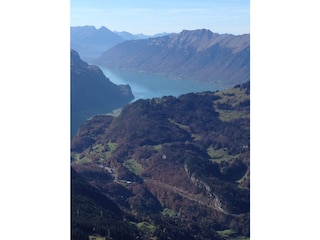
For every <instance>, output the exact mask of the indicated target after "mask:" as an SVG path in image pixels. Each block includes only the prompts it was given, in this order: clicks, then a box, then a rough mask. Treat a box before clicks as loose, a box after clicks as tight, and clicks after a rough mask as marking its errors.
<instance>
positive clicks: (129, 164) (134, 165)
mask: <svg viewBox="0 0 320 240" xmlns="http://www.w3.org/2000/svg"><path fill="white" fill-rule="evenodd" d="M123 165H124V166H125V167H126V168H127V169H128V170H130V171H131V172H134V173H135V174H136V175H140V174H141V172H142V171H143V167H142V166H141V164H140V163H138V162H137V161H136V160H135V159H129V160H127V161H125V162H124V164H123Z"/></svg>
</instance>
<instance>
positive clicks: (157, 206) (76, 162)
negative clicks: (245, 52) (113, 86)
mask: <svg viewBox="0 0 320 240" xmlns="http://www.w3.org/2000/svg"><path fill="white" fill-rule="evenodd" d="M71 148H72V149H71V150H72V152H71V167H72V173H73V176H74V177H73V179H72V187H73V191H72V217H73V239H81V238H80V237H78V236H80V235H81V236H87V237H88V236H90V235H93V234H97V235H100V236H109V237H112V238H113V239H137V238H139V239H183V240H185V239H247V238H248V237H249V235H250V84H249V82H247V83H245V84H241V85H237V86H235V87H234V88H230V89H228V90H225V91H221V92H202V93H189V94H185V95H182V96H180V97H172V96H166V97H162V98H154V99H146V100H138V101H136V102H134V103H131V104H129V105H127V106H126V107H124V108H123V110H122V112H121V114H120V115H119V116H118V117H114V116H111V115H110V116H108V115H97V116H95V117H93V118H92V119H91V120H88V121H86V122H85V123H84V124H83V125H82V126H81V127H80V129H79V131H78V133H77V134H76V135H75V136H74V137H73V139H72V143H71ZM79 185H81V186H79ZM79 189H86V190H85V191H84V192H83V191H82V192H81V191H80V192H79ZM79 212H80V216H79ZM81 213H82V214H83V215H82V216H86V219H87V220H86V221H85V222H84V221H83V220H81ZM115 216H117V217H115ZM112 221H113V222H112ZM111 225H113V226H114V227H111ZM93 228H94V229H95V230H94V231H93ZM119 229H123V231H122V233H121V231H120V230H119ZM121 234H122V235H121Z"/></svg>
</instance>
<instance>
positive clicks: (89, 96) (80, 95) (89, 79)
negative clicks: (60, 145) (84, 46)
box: [71, 50, 134, 135]
mask: <svg viewBox="0 0 320 240" xmlns="http://www.w3.org/2000/svg"><path fill="white" fill-rule="evenodd" d="M133 99H134V96H133V94H132V92H131V89H130V86H129V85H115V84H114V83H112V82H110V81H109V79H108V78H107V77H105V76H104V74H103V72H102V71H101V70H100V69H99V68H98V67H96V66H93V65H89V64H87V63H86V62H84V61H82V60H81V59H80V56H79V54H78V53H77V52H76V51H74V50H71V125H72V126H71V128H72V129H71V130H72V135H73V134H74V133H75V132H76V131H77V129H78V127H79V125H80V124H81V123H82V122H84V121H85V120H86V119H87V118H89V117H92V116H93V115H95V114H103V113H108V112H111V111H112V110H114V109H116V108H120V107H122V106H124V105H125V104H127V103H128V102H130V101H131V100H133Z"/></svg>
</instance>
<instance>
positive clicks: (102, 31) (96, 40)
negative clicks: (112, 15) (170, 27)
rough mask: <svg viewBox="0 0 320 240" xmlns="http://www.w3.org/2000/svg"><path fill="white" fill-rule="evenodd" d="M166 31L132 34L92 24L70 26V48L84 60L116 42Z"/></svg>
mask: <svg viewBox="0 0 320 240" xmlns="http://www.w3.org/2000/svg"><path fill="white" fill-rule="evenodd" d="M164 35H168V33H159V34H156V35H153V36H148V35H144V34H132V33H129V32H125V31H123V32H117V31H115V32H112V31H111V30H109V29H108V28H106V27H100V28H99V29H97V28H95V27H94V26H79V27H71V28H70V40H71V43H70V44H71V48H72V49H74V50H76V51H77V52H78V53H79V54H80V56H81V57H82V58H83V59H84V60H85V61H89V62H90V61H91V60H92V59H94V58H97V57H99V56H100V55H101V54H102V53H104V52H105V51H107V50H108V49H110V48H111V47H113V46H115V45H116V44H118V43H121V42H124V41H126V40H132V39H135V40H136V39H146V38H149V37H159V36H164Z"/></svg>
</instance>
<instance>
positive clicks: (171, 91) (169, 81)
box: [99, 66, 219, 101]
mask: <svg viewBox="0 0 320 240" xmlns="http://www.w3.org/2000/svg"><path fill="white" fill-rule="evenodd" d="M99 68H100V69H101V70H102V71H103V73H104V75H105V76H106V77H107V78H109V79H110V81H111V82H113V83H114V84H117V85H119V84H129V85H130V87H131V90H132V93H133V95H134V96H135V99H134V101H135V100H138V99H146V98H154V97H163V96H175V97H178V96H180V95H181V94H185V93H190V92H203V91H216V90H219V89H218V88H217V87H215V86H214V85H212V84H208V83H200V82H196V81H192V80H180V79H173V78H166V77H162V76H158V75H152V74H147V73H136V72H126V71H121V70H114V69H112V70H111V69H107V68H105V67H101V66H99Z"/></svg>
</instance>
